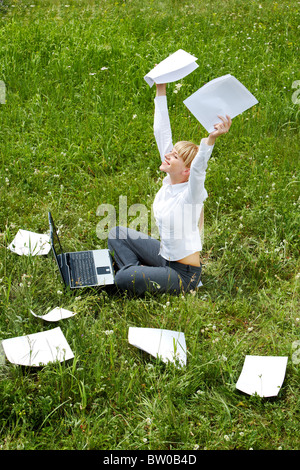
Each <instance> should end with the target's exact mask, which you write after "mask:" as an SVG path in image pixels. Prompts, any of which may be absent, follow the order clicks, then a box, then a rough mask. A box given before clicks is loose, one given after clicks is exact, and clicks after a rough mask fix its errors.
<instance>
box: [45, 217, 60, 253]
mask: <svg viewBox="0 0 300 470" xmlns="http://www.w3.org/2000/svg"><path fill="white" fill-rule="evenodd" d="M48 216H49V225H50V239H51V242H52V248H53V251H54V254H55V255H56V256H58V255H62V254H63V249H62V246H61V243H60V240H59V238H58V235H57V230H56V227H55V225H54V221H53V218H52V215H51V212H49V214H48Z"/></svg>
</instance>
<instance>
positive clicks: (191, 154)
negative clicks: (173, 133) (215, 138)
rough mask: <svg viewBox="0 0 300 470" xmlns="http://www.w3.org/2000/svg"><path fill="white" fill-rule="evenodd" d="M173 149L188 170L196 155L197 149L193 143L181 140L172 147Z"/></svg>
mask: <svg viewBox="0 0 300 470" xmlns="http://www.w3.org/2000/svg"><path fill="white" fill-rule="evenodd" d="M174 149H175V150H176V152H177V153H178V155H179V157H181V158H182V159H183V161H184V164H185V166H186V167H187V168H190V166H191V163H192V161H193V160H194V158H195V156H196V155H197V153H198V150H199V147H198V145H196V144H194V143H193V142H188V141H187V140H181V141H179V142H177V143H176V144H175V145H174Z"/></svg>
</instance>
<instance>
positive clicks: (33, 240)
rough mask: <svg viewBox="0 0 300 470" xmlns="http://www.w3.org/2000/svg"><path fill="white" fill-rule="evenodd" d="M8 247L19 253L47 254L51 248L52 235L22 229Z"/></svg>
mask: <svg viewBox="0 0 300 470" xmlns="http://www.w3.org/2000/svg"><path fill="white" fill-rule="evenodd" d="M7 248H8V249H9V250H10V251H12V252H13V253H17V254H18V255H26V256H28V255H32V256H35V255H47V254H48V253H49V251H50V249H51V245H50V237H49V235H47V234H40V233H35V232H29V231H28V230H22V229H20V230H19V231H18V233H17V235H16V236H15V238H14V239H13V241H12V242H11V243H10V245H9V246H8V247H7Z"/></svg>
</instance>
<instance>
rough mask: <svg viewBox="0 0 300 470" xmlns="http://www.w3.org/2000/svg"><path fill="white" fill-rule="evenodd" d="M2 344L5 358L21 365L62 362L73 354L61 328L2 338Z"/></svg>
mask: <svg viewBox="0 0 300 470" xmlns="http://www.w3.org/2000/svg"><path fill="white" fill-rule="evenodd" d="M2 346H3V349H4V352H5V354H6V357H7V359H8V360H9V361H10V362H12V363H13V364H18V365H22V366H40V365H45V364H48V363H49V362H56V361H59V362H63V361H66V360H68V359H72V358H73V357H74V354H73V352H72V350H71V348H70V346H69V344H68V343H67V340H66V338H65V337H64V335H63V333H62V331H61V329H60V328H59V327H58V328H53V329H52V330H49V331H42V332H40V333H33V334H31V335H27V336H18V337H15V338H9V339H4V340H3V341H2Z"/></svg>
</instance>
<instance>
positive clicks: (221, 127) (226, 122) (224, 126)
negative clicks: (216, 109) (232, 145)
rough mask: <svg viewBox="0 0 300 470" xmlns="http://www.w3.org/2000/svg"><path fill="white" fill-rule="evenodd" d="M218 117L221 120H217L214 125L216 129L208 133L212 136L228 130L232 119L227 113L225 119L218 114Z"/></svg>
mask: <svg viewBox="0 0 300 470" xmlns="http://www.w3.org/2000/svg"><path fill="white" fill-rule="evenodd" d="M218 118H220V119H221V121H222V122H219V123H218V124H215V125H214V128H215V129H216V130H215V131H214V132H212V133H211V134H210V135H211V136H213V137H219V135H222V134H226V132H228V131H229V129H230V126H231V122H232V121H231V118H230V117H229V116H228V115H227V114H226V119H225V118H224V117H223V116H218Z"/></svg>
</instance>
